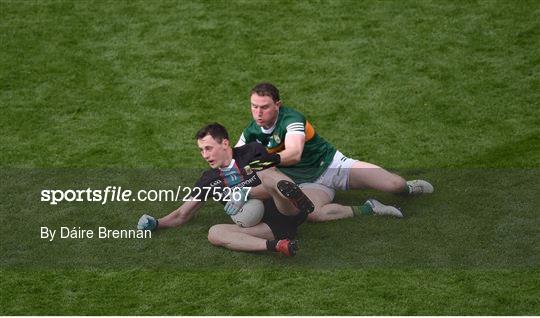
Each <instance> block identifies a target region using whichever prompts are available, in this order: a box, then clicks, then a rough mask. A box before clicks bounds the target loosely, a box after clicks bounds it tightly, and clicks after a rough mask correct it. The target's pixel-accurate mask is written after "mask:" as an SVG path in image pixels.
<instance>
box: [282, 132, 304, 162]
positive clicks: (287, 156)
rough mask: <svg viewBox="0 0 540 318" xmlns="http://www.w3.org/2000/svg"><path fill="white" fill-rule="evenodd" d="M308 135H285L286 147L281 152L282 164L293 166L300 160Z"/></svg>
mask: <svg viewBox="0 0 540 318" xmlns="http://www.w3.org/2000/svg"><path fill="white" fill-rule="evenodd" d="M305 142H306V137H305V136H304V135H300V134H287V135H286V136H285V149H284V150H283V151H281V152H280V153H279V155H280V156H281V163H280V166H292V165H294V164H297V163H298V162H300V158H302V151H304V144H305Z"/></svg>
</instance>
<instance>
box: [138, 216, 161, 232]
mask: <svg viewBox="0 0 540 318" xmlns="http://www.w3.org/2000/svg"><path fill="white" fill-rule="evenodd" d="M157 225H158V221H157V220H156V219H155V218H154V217H153V216H151V215H148V214H144V215H143V216H141V218H140V219H139V223H137V229H139V230H150V231H153V230H155V229H156V228H157Z"/></svg>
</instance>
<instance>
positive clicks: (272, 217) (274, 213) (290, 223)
mask: <svg viewBox="0 0 540 318" xmlns="http://www.w3.org/2000/svg"><path fill="white" fill-rule="evenodd" d="M306 219H307V213H306V212H300V213H299V214H298V215H295V216H288V215H283V214H281V213H280V212H279V211H278V209H277V207H276V204H275V202H274V200H265V201H264V216H263V218H262V221H261V222H263V223H266V225H268V227H270V230H272V233H273V234H274V237H275V238H276V239H278V240H281V239H285V238H288V239H294V238H295V237H296V233H297V231H298V227H299V226H300V224H302V223H304V221H305V220H306Z"/></svg>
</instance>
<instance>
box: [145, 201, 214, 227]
mask: <svg viewBox="0 0 540 318" xmlns="http://www.w3.org/2000/svg"><path fill="white" fill-rule="evenodd" d="M202 204H203V202H200V201H186V202H185V203H184V204H182V205H181V206H180V207H179V208H178V209H176V210H174V211H172V212H171V213H169V214H168V215H167V216H165V217H162V218H161V219H159V220H157V219H156V218H154V217H153V216H151V215H147V214H144V215H143V216H141V218H140V219H139V222H138V224H137V228H138V229H140V230H151V231H154V230H157V229H161V228H169V227H178V226H181V225H183V224H185V223H187V222H188V221H189V220H190V219H191V218H192V217H193V215H195V214H196V213H197V211H198V210H199V209H200V208H201V207H202Z"/></svg>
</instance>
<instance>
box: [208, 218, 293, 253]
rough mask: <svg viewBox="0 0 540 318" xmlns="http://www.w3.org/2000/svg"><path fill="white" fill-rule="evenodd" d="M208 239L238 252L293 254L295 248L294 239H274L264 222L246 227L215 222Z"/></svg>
mask: <svg viewBox="0 0 540 318" xmlns="http://www.w3.org/2000/svg"><path fill="white" fill-rule="evenodd" d="M208 241H210V243H212V244H213V245H215V246H221V247H224V248H227V249H230V250H233V251H239V252H260V251H273V252H281V253H283V254H285V255H287V256H294V255H295V254H296V249H297V242H296V240H289V239H281V240H276V239H275V238H274V234H273V232H272V230H271V229H270V227H269V226H268V225H267V224H266V223H259V224H257V225H255V226H253V227H248V228H243V227H239V226H237V225H234V224H217V225H214V226H212V227H211V228H210V230H209V231H208Z"/></svg>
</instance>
